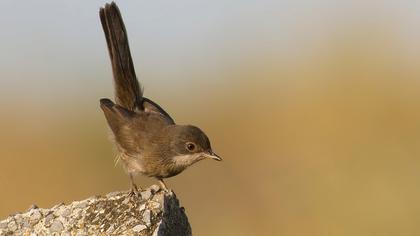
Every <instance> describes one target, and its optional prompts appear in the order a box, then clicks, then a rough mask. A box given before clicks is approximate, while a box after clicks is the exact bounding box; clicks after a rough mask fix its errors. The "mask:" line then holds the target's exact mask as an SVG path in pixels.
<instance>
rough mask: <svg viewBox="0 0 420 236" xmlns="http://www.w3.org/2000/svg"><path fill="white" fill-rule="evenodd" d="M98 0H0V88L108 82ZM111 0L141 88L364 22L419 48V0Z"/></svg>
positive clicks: (277, 51)
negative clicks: (124, 28) (121, 22)
mask: <svg viewBox="0 0 420 236" xmlns="http://www.w3.org/2000/svg"><path fill="white" fill-rule="evenodd" d="M105 2H106V1H81V0H76V1H56V0H47V1H46V0H40V1H12V0H2V1H1V2H0V9H2V13H1V14H0V27H1V29H2V32H1V44H0V51H1V56H0V76H1V78H0V91H1V92H2V93H3V94H7V96H10V95H18V96H21V95H23V94H26V95H31V96H37V95H41V94H38V93H39V92H40V91H43V92H46V93H47V94H52V93H56V92H54V91H56V90H57V89H58V88H60V87H65V88H66V89H65V90H63V91H59V93H60V94H62V95H69V96H74V94H75V93H77V91H78V90H79V91H80V88H81V87H85V88H86V87H87V88H90V89H92V88H99V87H101V86H102V87H104V88H108V87H110V85H111V81H110V77H111V70H110V66H109V62H108V55H107V51H106V47H105V41H104V37H103V34H102V29H101V27H100V22H99V19H98V15H97V12H98V9H99V7H100V6H102V5H103V4H104V3H105ZM374 2H376V3H374ZM117 3H118V4H119V6H120V8H121V11H122V14H123V17H124V19H125V22H126V25H127V29H128V33H129V39H130V43H131V50H132V51H133V57H134V61H135V64H136V69H137V73H138V74H139V75H140V76H142V78H145V79H144V80H143V84H144V85H145V86H146V88H147V89H149V88H150V87H152V88H150V89H153V87H157V86H159V85H161V84H163V83H166V84H167V86H166V89H170V88H173V87H174V86H177V85H179V84H183V86H185V85H186V84H191V85H200V84H203V83H204V84H206V83H219V82H218V80H220V81H225V82H226V81H229V76H228V75H229V71H236V70H238V69H241V66H242V65H244V64H247V62H248V63H251V62H253V63H254V62H255V61H262V62H261V64H264V60H265V59H267V60H269V59H271V60H275V61H277V62H278V63H279V66H280V64H281V65H283V66H287V63H290V62H291V61H295V60H301V59H302V58H305V57H307V56H308V54H313V55H312V56H314V55H315V56H316V54H318V53H320V52H321V53H322V51H323V50H324V49H325V47H326V45H328V44H329V42H330V41H331V40H332V39H334V38H337V37H338V38H341V39H346V38H349V39H352V37H359V38H360V37H361V38H362V39H363V37H368V34H369V31H371V30H372V28H376V30H377V31H379V32H381V31H384V32H385V33H387V31H388V32H389V33H391V34H392V33H394V34H395V38H394V39H393V40H395V41H396V42H397V45H398V46H399V47H400V48H398V50H399V51H400V52H405V54H406V55H407V56H408V57H411V56H418V55H419V51H420V50H419V49H420V46H418V45H420V44H419V43H418V42H420V28H419V27H418V22H420V14H418V12H419V11H420V2H419V1H380V3H379V2H377V1H278V0H277V1H271V0H270V1H269V0H260V1H255V0H254V1H250V0H242V1H221V0H213V1H192V0H179V1H169V0H168V1H162V0H153V1H143V0H141V1H117ZM369 26H372V27H369ZM363 27H367V28H366V30H367V31H366V32H362V33H361V35H359V36H357V35H356V36H354V35H352V34H353V33H354V30H353V29H355V28H357V29H358V32H360V29H363ZM376 33H377V32H376ZM364 34H366V35H364ZM350 41H351V40H350ZM398 42H399V43H398ZM394 44H395V42H394ZM172 78H176V79H172ZM209 80H211V81H209ZM225 82H223V83H221V84H224V83H225ZM155 83H156V86H155ZM149 85H150V86H149ZM151 85H153V86H151ZM159 87H161V86H159ZM53 88H54V89H53ZM162 89H165V88H162ZM53 90H54V91H53ZM37 91H38V92H37ZM82 92H84V91H82Z"/></svg>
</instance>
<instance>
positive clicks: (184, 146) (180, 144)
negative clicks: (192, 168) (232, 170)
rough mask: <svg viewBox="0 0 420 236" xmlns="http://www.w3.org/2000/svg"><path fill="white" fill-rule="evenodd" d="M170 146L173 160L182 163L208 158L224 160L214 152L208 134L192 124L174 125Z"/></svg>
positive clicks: (186, 163) (188, 163)
mask: <svg viewBox="0 0 420 236" xmlns="http://www.w3.org/2000/svg"><path fill="white" fill-rule="evenodd" d="M170 147H171V149H172V150H171V151H172V153H173V157H172V159H173V161H174V162H175V163H178V164H180V165H185V166H188V165H191V164H193V163H195V162H197V161H200V160H203V159H206V158H210V159H213V160H216V161H221V160H222V158H221V157H219V156H218V155H217V154H216V153H214V152H213V150H212V148H211V145H210V141H209V138H208V137H207V135H206V134H205V133H204V132H203V131H202V130H201V129H199V128H197V127H195V126H192V125H174V126H172V127H171V143H170Z"/></svg>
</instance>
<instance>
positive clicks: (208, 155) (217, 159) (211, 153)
mask: <svg viewBox="0 0 420 236" xmlns="http://www.w3.org/2000/svg"><path fill="white" fill-rule="evenodd" d="M204 156H205V157H206V158H211V159H213V160H216V161H221V160H222V158H221V157H219V156H218V155H217V154H216V153H214V152H213V151H212V150H210V151H209V152H205V153H204Z"/></svg>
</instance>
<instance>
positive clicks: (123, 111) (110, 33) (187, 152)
mask: <svg viewBox="0 0 420 236" xmlns="http://www.w3.org/2000/svg"><path fill="white" fill-rule="evenodd" d="M99 16H100V20H101V24H102V28H103V31H104V34H105V38H106V43H107V46H108V52H109V57H110V59H111V65H112V71H113V77H114V88H115V90H114V99H115V102H113V101H112V100H110V99H108V98H102V99H100V108H101V109H102V111H103V113H104V115H105V118H106V121H107V123H108V126H109V128H110V130H111V133H112V134H113V135H112V136H113V140H114V143H115V145H116V148H117V150H118V156H117V157H118V159H119V160H121V162H122V164H123V167H124V169H125V171H126V172H127V173H128V176H129V178H130V183H131V191H130V193H132V194H136V193H138V191H139V187H138V186H137V185H136V183H135V181H134V178H135V176H137V175H139V174H141V175H144V176H148V177H152V178H156V179H157V180H158V181H159V184H160V185H161V187H162V188H163V189H164V190H166V191H168V187H167V186H166V184H165V182H164V179H166V178H169V177H172V176H175V175H178V174H179V173H181V172H182V171H184V170H185V169H186V168H188V167H189V166H191V165H192V164H194V163H196V162H198V161H201V160H203V159H213V160H216V161H221V160H222V158H221V157H220V156H219V155H217V154H216V153H215V152H213V149H212V147H211V144H210V140H209V138H208V136H207V135H206V134H205V133H204V131H202V130H201V129H200V128H198V127H196V126H193V125H180V124H176V123H175V121H174V119H172V117H171V116H170V115H169V114H168V113H167V112H166V111H165V110H164V109H163V108H162V107H161V106H159V105H158V104H157V103H155V102H153V101H152V100H151V99H148V98H146V97H144V96H143V89H142V86H141V85H140V83H139V82H138V80H137V77H136V73H135V70H134V65H133V60H132V57H131V53H130V47H129V44H128V37H127V31H126V28H125V25H124V21H123V19H122V16H121V12H120V10H119V8H118V6H117V4H116V3H115V2H111V3H106V4H105V6H103V7H101V8H100V10H99ZM140 190H141V188H140Z"/></svg>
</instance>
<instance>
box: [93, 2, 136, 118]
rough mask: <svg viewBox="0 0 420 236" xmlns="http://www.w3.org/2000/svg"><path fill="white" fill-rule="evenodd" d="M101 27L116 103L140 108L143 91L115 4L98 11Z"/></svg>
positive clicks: (131, 108)
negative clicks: (106, 45) (106, 47)
mask: <svg viewBox="0 0 420 236" xmlns="http://www.w3.org/2000/svg"><path fill="white" fill-rule="evenodd" d="M99 16H100V18H101V23H102V28H103V30H104V33H105V38H106V42H107V44H108V51H109V57H110V58H111V64H112V71H113V74H114V86H115V102H116V104H118V105H120V106H122V107H124V108H126V109H128V110H131V111H134V110H135V109H136V108H137V109H142V107H141V105H140V104H142V99H143V93H142V90H141V87H140V85H139V82H138V81H137V77H136V72H135V70H134V65H133V60H132V58H131V53H130V47H129V45H128V38H127V32H126V30H125V26H124V21H123V19H122V17H121V13H120V10H119V9H118V6H117V4H115V2H112V3H110V4H108V3H107V4H106V5H105V6H104V7H102V8H101V9H100V11H99Z"/></svg>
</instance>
